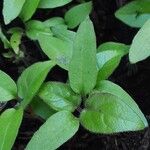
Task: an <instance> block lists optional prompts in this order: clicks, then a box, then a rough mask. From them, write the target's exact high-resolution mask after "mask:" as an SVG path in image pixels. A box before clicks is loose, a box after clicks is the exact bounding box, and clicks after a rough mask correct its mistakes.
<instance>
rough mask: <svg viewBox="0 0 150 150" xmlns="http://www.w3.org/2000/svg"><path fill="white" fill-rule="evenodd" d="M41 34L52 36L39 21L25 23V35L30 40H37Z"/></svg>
mask: <svg viewBox="0 0 150 150" xmlns="http://www.w3.org/2000/svg"><path fill="white" fill-rule="evenodd" d="M41 34H44V35H47V36H52V33H51V30H50V28H49V27H47V26H46V25H45V24H44V23H43V22H41V21H39V20H30V21H28V22H27V23H26V35H27V36H28V37H29V38H30V39H32V40H37V39H38V37H39V36H41Z"/></svg>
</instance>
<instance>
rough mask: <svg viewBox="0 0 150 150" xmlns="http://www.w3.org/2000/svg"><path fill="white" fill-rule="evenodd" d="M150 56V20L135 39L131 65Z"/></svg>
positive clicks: (132, 46)
mask: <svg viewBox="0 0 150 150" xmlns="http://www.w3.org/2000/svg"><path fill="white" fill-rule="evenodd" d="M149 56H150V20H148V21H147V22H146V23H145V24H144V26H143V27H142V28H141V29H140V30H139V32H138V33H137V34H136V36H135V37H134V39H133V41H132V44H131V47H130V50H129V59H130V62H131V63H136V62H138V61H142V60H144V59H146V58H147V57H149Z"/></svg>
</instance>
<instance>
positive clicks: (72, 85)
mask: <svg viewBox="0 0 150 150" xmlns="http://www.w3.org/2000/svg"><path fill="white" fill-rule="evenodd" d="M106 45H107V46H106ZM109 45H115V46H114V47H115V50H114V53H115V54H116V53H117V54H116V55H115V56H114V58H116V59H117V60H118V57H116V56H118V55H119V56H120V57H122V56H123V53H124V54H126V52H122V54H121V55H120V52H121V51H120V48H121V49H122V48H124V49H125V51H126V50H127V49H128V48H129V47H128V46H125V45H123V44H118V43H115V44H114V43H107V44H105V45H103V46H101V48H99V49H102V48H103V51H102V50H101V51H100V53H103V52H105V50H104V49H105V48H106V49H107V48H108V52H109V51H110V49H109ZM117 45H118V46H117ZM118 47H119V50H118V49H117V48H118ZM106 51H107V50H106ZM112 51H113V48H112ZM96 53H97V50H96V39H95V33H94V28H93V24H92V22H91V21H90V20H89V18H87V19H86V20H85V21H83V22H82V23H81V25H80V26H79V29H78V31H77V33H76V36H75V39H74V42H73V54H72V58H71V60H70V62H69V66H68V73H69V83H66V84H65V83H60V82H47V83H44V84H43V85H42V87H41V88H40V91H39V94H38V96H39V98H40V99H41V100H42V101H44V102H45V103H46V104H47V105H48V106H49V107H50V108H51V109H53V110H55V111H56V113H55V114H54V115H52V116H51V117H49V118H48V119H47V121H46V122H45V123H44V124H43V125H42V126H41V127H40V129H39V130H38V131H37V132H36V133H35V134H34V136H33V138H32V139H31V141H30V142H29V143H28V145H27V147H26V149H27V150H33V149H37V150H41V149H44V150H54V149H57V148H58V147H59V146H61V145H62V144H63V143H65V142H66V141H67V140H69V139H70V138H71V137H72V136H73V135H74V134H75V133H76V132H77V131H78V128H79V124H81V125H82V126H83V127H84V128H85V129H87V130H88V131H90V132H93V133H99V134H101V133H103V134H112V133H117V132H124V131H137V130H142V129H144V128H145V127H147V126H148V123H147V121H146V119H145V117H144V115H143V114H142V112H141V111H140V109H139V107H138V106H137V104H136V103H135V102H134V100H133V99H132V98H131V97H130V96H129V95H128V94H127V93H126V92H125V91H124V90H123V89H122V88H121V87H119V86H118V85H116V84H114V83H112V82H111V81H107V80H103V78H102V80H101V78H99V79H98V78H97V75H98V72H99V71H100V70H101V68H99V67H98V65H97V57H96ZM109 57H110V55H105V58H102V57H101V58H102V61H104V60H107V59H106V58H109ZM108 60H111V59H108ZM99 61H100V60H99ZM118 61H120V60H118ZM106 63H108V61H106ZM104 66H105V65H104ZM107 69H109V68H108V67H107ZM40 99H38V100H40ZM81 103H84V105H83V106H82V105H81ZM75 110H80V111H79V113H80V115H79V117H78V116H74V115H73V114H72V112H74V111H75Z"/></svg>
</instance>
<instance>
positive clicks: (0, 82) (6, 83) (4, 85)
mask: <svg viewBox="0 0 150 150" xmlns="http://www.w3.org/2000/svg"><path fill="white" fill-rule="evenodd" d="M16 97H17V87H16V84H15V82H14V81H13V80H12V79H11V77H10V76H8V75H7V74H6V73H4V72H3V71H1V70H0V102H5V101H9V100H12V99H15V98H16Z"/></svg>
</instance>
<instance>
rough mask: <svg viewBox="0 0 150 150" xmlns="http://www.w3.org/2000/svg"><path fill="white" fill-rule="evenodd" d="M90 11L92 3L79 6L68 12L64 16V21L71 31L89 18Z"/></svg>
mask: <svg viewBox="0 0 150 150" xmlns="http://www.w3.org/2000/svg"><path fill="white" fill-rule="evenodd" d="M91 10H92V2H86V3H83V4H79V5H77V6H74V7H73V8H71V9H70V10H68V11H67V12H66V14H65V21H66V23H67V25H68V27H69V28H71V29H72V28H75V27H77V26H78V25H79V24H80V23H81V22H82V21H84V20H85V18H86V17H87V16H89V14H90V12H91Z"/></svg>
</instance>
